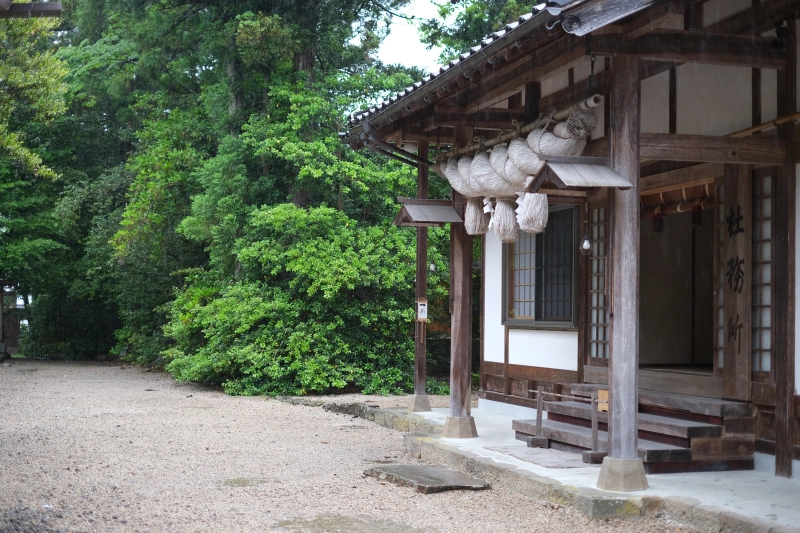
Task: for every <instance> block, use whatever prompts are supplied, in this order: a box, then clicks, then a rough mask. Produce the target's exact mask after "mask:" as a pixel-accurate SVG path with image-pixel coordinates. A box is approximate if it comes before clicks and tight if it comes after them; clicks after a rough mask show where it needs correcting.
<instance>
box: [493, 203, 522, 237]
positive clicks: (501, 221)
mask: <svg viewBox="0 0 800 533" xmlns="http://www.w3.org/2000/svg"><path fill="white" fill-rule="evenodd" d="M489 226H490V227H491V228H492V229H493V230H494V231H495V233H497V236H498V237H500V240H501V241H503V242H514V241H516V240H517V237H519V227H518V226H517V216H516V213H514V199H513V198H498V199H497V205H495V207H494V214H493V215H492V220H491V222H490V223H489Z"/></svg>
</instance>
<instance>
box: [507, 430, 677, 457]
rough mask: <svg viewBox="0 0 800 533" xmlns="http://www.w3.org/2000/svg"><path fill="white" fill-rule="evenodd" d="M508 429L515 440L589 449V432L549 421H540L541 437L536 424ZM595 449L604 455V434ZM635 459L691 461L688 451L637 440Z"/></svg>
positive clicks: (590, 445) (601, 432) (604, 433)
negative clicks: (547, 441)
mask: <svg viewBox="0 0 800 533" xmlns="http://www.w3.org/2000/svg"><path fill="white" fill-rule="evenodd" d="M511 427H512V429H513V430H514V431H516V434H517V438H520V439H522V438H524V437H526V436H538V437H546V438H548V439H550V440H554V441H557V442H562V443H564V444H568V445H570V446H574V447H577V448H583V449H586V450H591V449H592V430H591V429H589V428H584V427H580V426H574V425H572V424H566V423H564V422H555V421H553V420H543V421H542V434H541V435H536V420H513V421H512V422H511ZM598 447H599V451H603V452H604V451H608V433H607V432H605V431H599V432H598ZM639 457H641V458H642V460H643V461H644V462H645V463H656V462H689V461H691V460H692V451H691V450H690V449H689V448H680V447H678V446H671V445H669V444H662V443H660V442H653V441H649V440H644V439H639Z"/></svg>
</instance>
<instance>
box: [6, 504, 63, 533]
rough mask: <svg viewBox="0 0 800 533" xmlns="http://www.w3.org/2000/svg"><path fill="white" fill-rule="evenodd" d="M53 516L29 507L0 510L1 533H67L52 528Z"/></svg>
mask: <svg viewBox="0 0 800 533" xmlns="http://www.w3.org/2000/svg"><path fill="white" fill-rule="evenodd" d="M51 521H53V514H52V513H51V512H48V511H46V510H43V511H38V510H34V509H29V508H28V507H16V508H13V509H5V510H0V533H66V530H65V529H54V528H52V527H51V526H50V524H49V523H50V522H51Z"/></svg>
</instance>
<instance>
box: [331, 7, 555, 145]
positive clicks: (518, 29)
mask: <svg viewBox="0 0 800 533" xmlns="http://www.w3.org/2000/svg"><path fill="white" fill-rule="evenodd" d="M540 13H546V11H542V12H538V11H535V12H532V13H528V14H526V15H522V16H521V17H519V20H518V21H517V22H512V23H511V24H507V25H506V26H505V27H504V28H503V29H502V30H499V31H496V32H494V33H492V34H491V35H489V36H488V37H487V38H485V39H484V40H483V41H481V43H480V44H478V45H477V46H473V47H472V48H470V49H469V51H467V52H465V53H463V54H461V55H460V56H459V57H458V58H457V59H454V60H453V61H450V62H449V63H448V64H447V65H446V66H443V67H441V68H439V72H435V73H432V74H430V75H429V76H427V77H425V78H423V79H422V80H420V81H418V82H416V83H414V84H413V85H411V86H409V87H406V88H405V90H403V91H400V92H398V93H397V94H395V95H393V96H390V97H389V98H388V99H387V100H383V101H380V102H378V104H377V105H375V106H372V107H370V108H368V109H363V110H361V111H356V112H355V113H353V114H351V115H350V120H349V124H348V129H349V130H350V131H349V132H345V133H341V134H340V135H341V136H342V137H348V136H350V135H353V134H356V133H358V131H360V130H361V128H360V126H362V125H363V124H364V122H366V121H368V120H369V121H370V122H371V121H372V120H373V119H375V118H376V117H378V116H379V115H382V114H384V113H386V112H387V111H389V110H393V109H402V105H403V104H404V103H406V102H410V101H411V100H414V99H416V97H417V96H418V95H419V93H420V92H421V89H422V88H423V87H426V86H427V85H429V84H430V83H431V82H433V81H434V80H436V81H446V80H448V79H452V77H454V76H457V75H459V74H460V73H463V72H464V69H465V68H474V66H475V64H476V63H478V62H479V61H481V60H484V61H485V60H486V59H488V58H489V57H491V55H492V54H495V53H497V52H499V51H501V50H502V49H503V48H505V47H506V46H508V44H510V43H511V42H513V40H516V39H519V38H521V37H523V36H524V35H526V34H527V33H528V30H529V29H533V28H534V27H536V26H538V22H539V21H542V22H544V21H545V20H546V19H547V17H546V16H545V17H542V16H537V15H540ZM533 20H536V21H537V23H535V24H534V23H531V21H533ZM476 56H479V57H476ZM437 86H439V87H441V85H437ZM354 130H355V131H354Z"/></svg>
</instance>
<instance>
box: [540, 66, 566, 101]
mask: <svg viewBox="0 0 800 533" xmlns="http://www.w3.org/2000/svg"><path fill="white" fill-rule="evenodd" d="M541 83H542V93H541V94H542V96H547V95H550V94H553V93H554V92H556V91H560V90H561V89H566V88H567V87H569V72H568V71H566V70H565V71H564V72H562V73H560V74H556V75H555V76H551V77H549V78H547V79H545V80H542V82H541Z"/></svg>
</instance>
